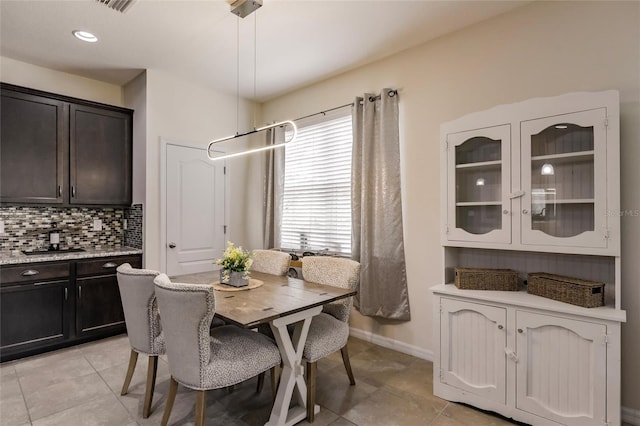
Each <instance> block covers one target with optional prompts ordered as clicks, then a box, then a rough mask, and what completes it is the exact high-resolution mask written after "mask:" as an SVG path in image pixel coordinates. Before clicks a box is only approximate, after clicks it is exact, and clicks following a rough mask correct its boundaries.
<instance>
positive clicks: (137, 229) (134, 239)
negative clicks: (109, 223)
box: [124, 204, 143, 249]
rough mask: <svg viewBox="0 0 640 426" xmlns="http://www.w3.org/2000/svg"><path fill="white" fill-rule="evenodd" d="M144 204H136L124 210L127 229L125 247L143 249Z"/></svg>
mask: <svg viewBox="0 0 640 426" xmlns="http://www.w3.org/2000/svg"><path fill="white" fill-rule="evenodd" d="M142 217H143V216H142V204H134V205H133V206H131V208H130V209H124V218H125V219H126V221H127V229H125V231H124V245H125V246H127V247H133V248H138V249H142Z"/></svg>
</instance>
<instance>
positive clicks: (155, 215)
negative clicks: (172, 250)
mask: <svg viewBox="0 0 640 426" xmlns="http://www.w3.org/2000/svg"><path fill="white" fill-rule="evenodd" d="M146 101H147V102H146V158H145V163H146V185H145V191H146V194H145V208H144V221H145V235H144V250H145V266H146V267H147V268H151V269H159V268H160V265H161V264H162V262H161V258H160V256H161V249H160V235H161V232H162V230H161V229H160V148H161V146H160V139H161V138H166V139H170V140H172V141H179V142H181V143H184V144H186V145H196V146H200V147H203V148H205V147H206V146H207V144H208V142H209V141H210V140H212V139H215V138H220V137H223V136H228V135H232V134H234V133H236V128H237V126H236V105H238V103H237V100H236V96H234V95H227V94H221V93H219V92H215V91H213V90H210V89H207V88H205V87H202V86H198V85H195V84H193V83H191V82H189V81H186V80H183V79H181V78H179V77H176V76H173V75H171V74H168V73H166V72H163V71H159V70H153V69H150V70H147V72H146ZM239 107H240V108H239V115H238V116H239V124H238V128H239V129H240V131H241V132H243V131H246V130H249V129H251V128H252V124H251V119H252V117H253V114H254V113H256V111H257V112H259V110H255V109H254V105H253V104H252V103H250V102H247V101H245V100H242V99H241V100H240V103H239ZM251 161H252V160H250V159H244V158H243V159H238V160H230V161H229V162H228V173H227V183H228V197H227V200H228V206H227V207H228V208H227V212H228V213H229V215H228V217H227V225H229V230H228V233H227V239H230V240H233V241H234V242H236V243H237V244H242V245H244V246H246V247H252V248H253V247H257V246H258V245H259V244H261V241H262V237H261V235H262V233H261V225H260V223H261V211H262V196H261V191H262V186H261V185H262V178H261V174H260V172H261V170H260V169H259V167H254V166H252V164H251ZM256 194H257V195H256ZM257 212H260V214H256V213H257Z"/></svg>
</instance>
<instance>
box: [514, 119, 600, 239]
mask: <svg viewBox="0 0 640 426" xmlns="http://www.w3.org/2000/svg"><path fill="white" fill-rule="evenodd" d="M606 114H607V113H606V108H599V109H593V110H589V111H582V112H576V113H573V114H563V115H556V116H553V117H546V118H541V119H537V120H530V121H523V122H522V123H521V141H522V151H521V155H522V161H521V167H522V189H523V190H524V192H525V194H524V196H523V198H522V244H525V245H547V246H550V245H551V246H563V247H594V248H606V247H607V130H606V125H605V123H606V118H607V116H606Z"/></svg>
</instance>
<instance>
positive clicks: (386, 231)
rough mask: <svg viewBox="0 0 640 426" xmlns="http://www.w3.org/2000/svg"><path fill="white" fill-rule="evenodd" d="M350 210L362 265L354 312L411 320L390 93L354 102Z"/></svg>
mask: <svg viewBox="0 0 640 426" xmlns="http://www.w3.org/2000/svg"><path fill="white" fill-rule="evenodd" d="M351 209H352V219H351V220H352V238H351V239H352V245H351V251H352V257H353V258H354V260H357V261H358V262H360V264H361V270H360V271H361V272H360V287H359V291H358V295H357V296H356V297H355V300H354V304H355V306H356V308H357V309H358V310H359V311H360V313H361V314H362V315H367V316H373V317H382V318H389V319H395V320H402V321H409V320H410V319H411V311H410V309H409V293H408V291H407V274H406V267H405V258H404V238H403V235H402V199H401V195H400V147H399V131H398V94H397V92H396V91H394V90H391V89H383V91H382V93H381V94H380V96H375V95H369V94H365V96H364V97H362V98H356V100H355V102H354V110H353V153H352V171H351Z"/></svg>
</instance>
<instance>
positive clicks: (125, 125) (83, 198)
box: [70, 104, 132, 205]
mask: <svg viewBox="0 0 640 426" xmlns="http://www.w3.org/2000/svg"><path fill="white" fill-rule="evenodd" d="M131 129H132V128H131V114H127V113H123V112H118V111H111V110H106V109H104V110H103V109H100V108H94V107H88V106H81V105H74V104H72V105H71V106H70V132H71V135H70V149H71V156H70V161H71V164H70V174H71V194H70V197H71V198H70V203H71V204H102V205H105V204H107V205H109V204H113V205H130V204H131V134H132V133H131V132H132V130H131Z"/></svg>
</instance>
